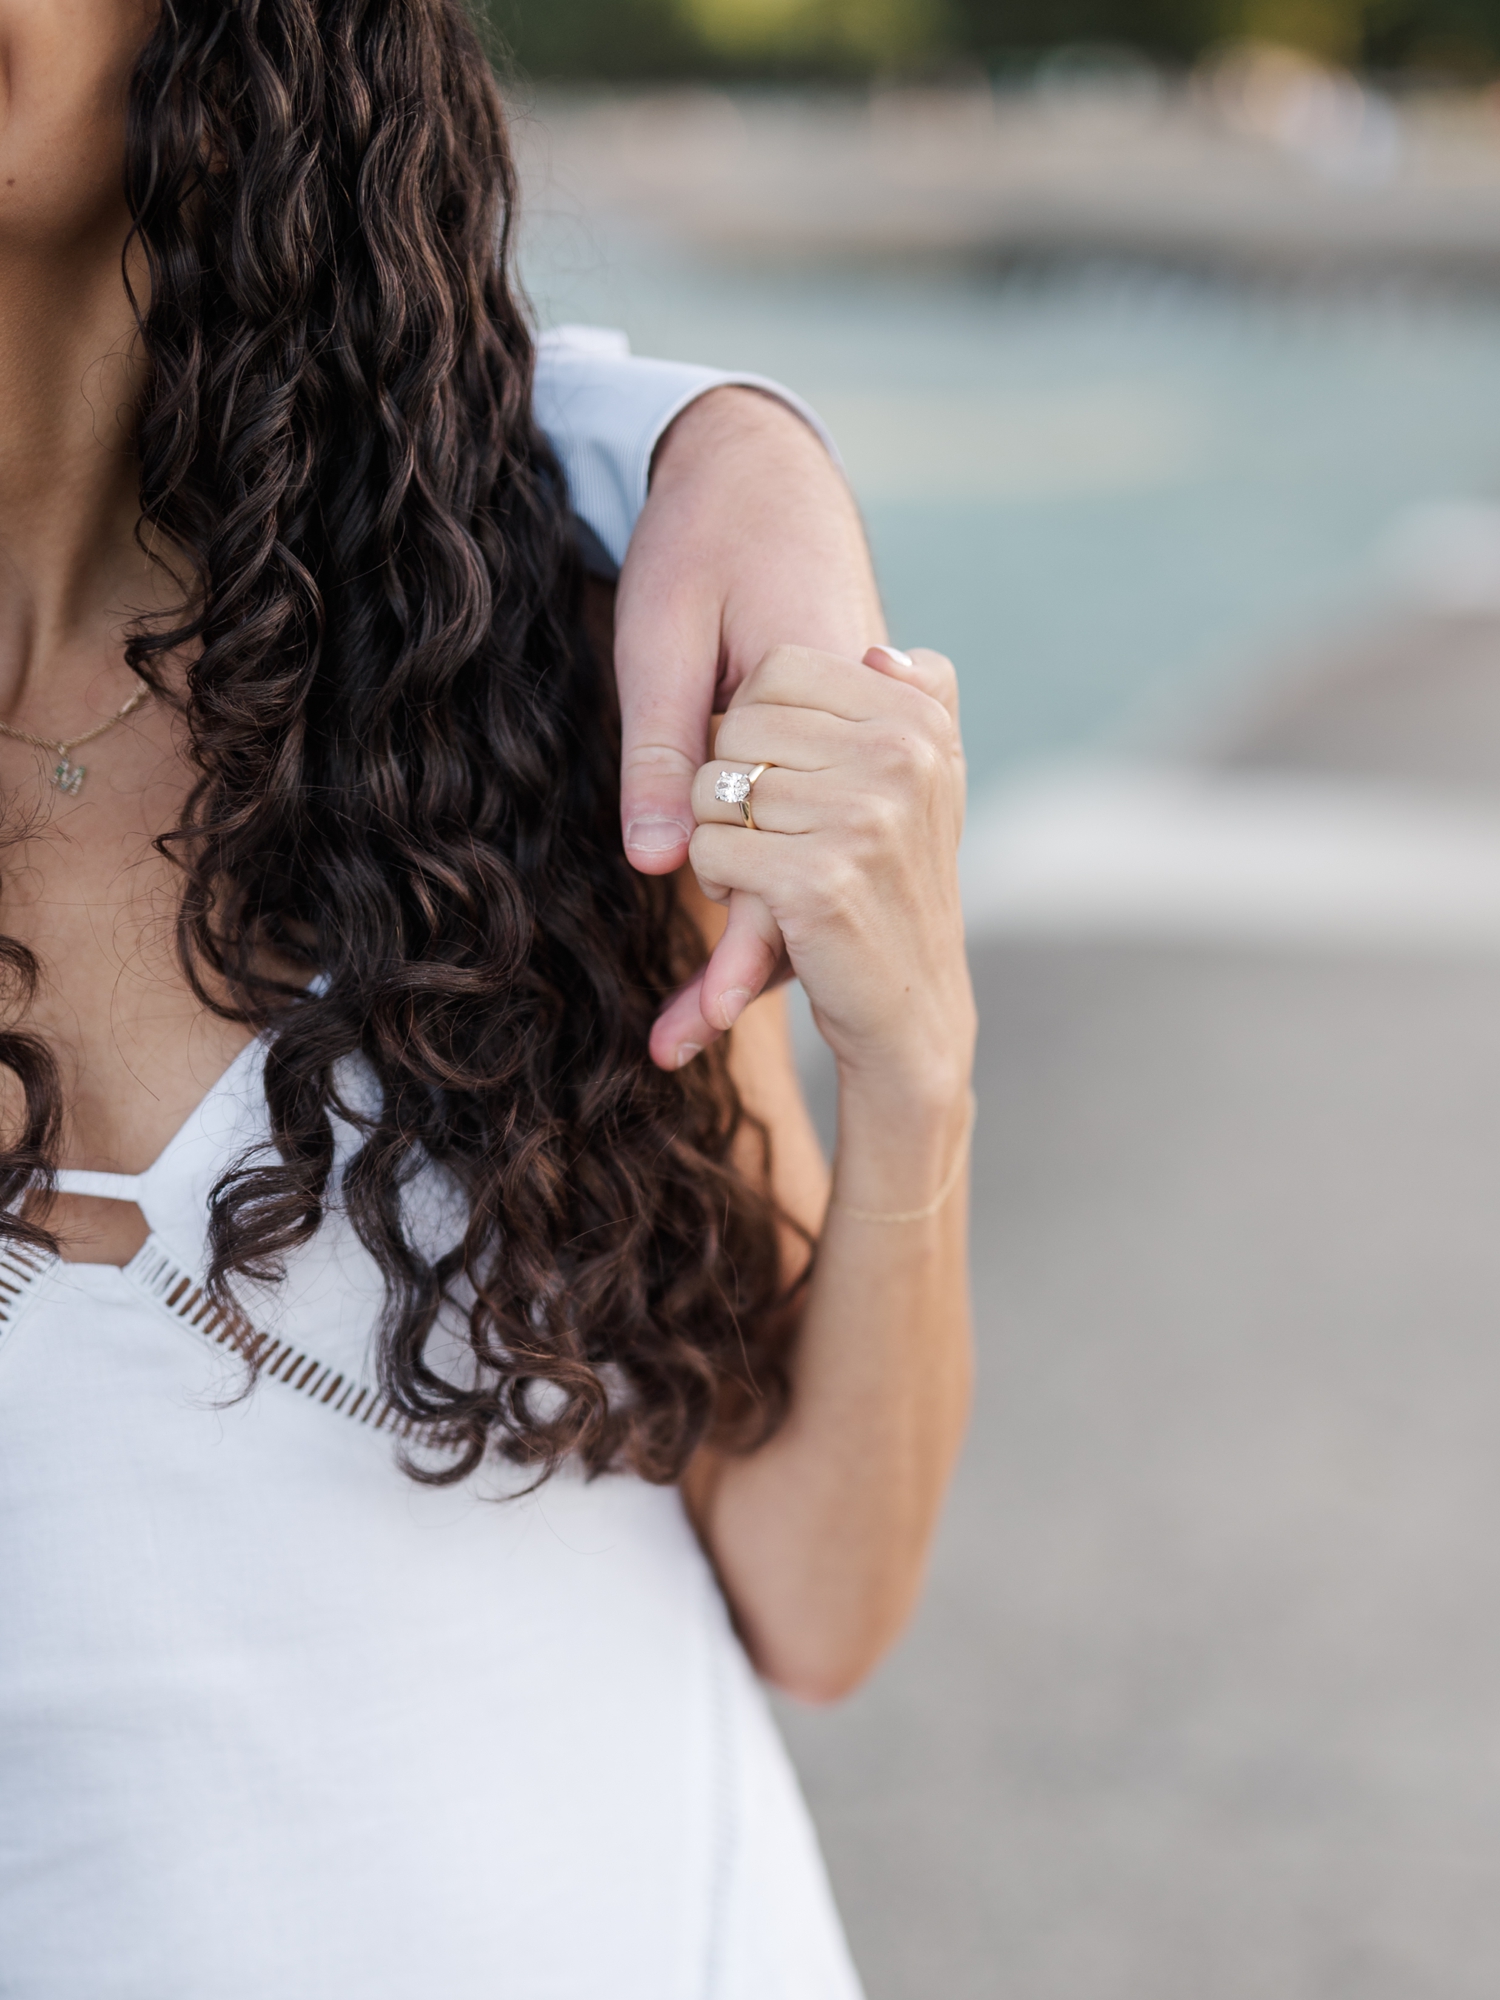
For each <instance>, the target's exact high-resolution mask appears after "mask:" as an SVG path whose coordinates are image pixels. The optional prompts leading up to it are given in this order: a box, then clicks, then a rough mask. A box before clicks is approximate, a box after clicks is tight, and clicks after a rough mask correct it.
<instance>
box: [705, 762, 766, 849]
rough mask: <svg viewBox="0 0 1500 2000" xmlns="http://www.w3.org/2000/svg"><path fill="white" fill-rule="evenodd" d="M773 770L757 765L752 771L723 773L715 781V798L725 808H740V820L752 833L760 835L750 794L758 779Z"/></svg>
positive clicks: (763, 765) (764, 765)
mask: <svg viewBox="0 0 1500 2000" xmlns="http://www.w3.org/2000/svg"><path fill="white" fill-rule="evenodd" d="M770 769H771V766H770V765H769V764H757V765H756V766H755V768H754V769H753V770H751V771H721V772H720V773H719V775H718V777H717V778H715V779H714V797H715V798H716V799H717V800H718V801H719V804H720V805H723V806H738V807H739V809H740V818H741V819H742V820H743V821H744V822H745V824H746V826H748V827H749V829H750V831H751V832H752V833H758V832H759V831H760V829H759V827H758V826H757V825H756V824H755V815H754V814H753V813H752V812H751V810H750V794H751V792H752V791H753V790H754V788H755V781H756V779H757V778H759V777H762V776H764V774H765V773H766V772H767V771H769V770H770Z"/></svg>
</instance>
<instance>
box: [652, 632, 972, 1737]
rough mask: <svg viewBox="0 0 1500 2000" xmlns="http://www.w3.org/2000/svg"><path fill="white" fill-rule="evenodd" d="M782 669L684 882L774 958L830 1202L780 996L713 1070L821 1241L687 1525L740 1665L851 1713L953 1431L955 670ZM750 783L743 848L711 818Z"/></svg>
mask: <svg viewBox="0 0 1500 2000" xmlns="http://www.w3.org/2000/svg"><path fill="white" fill-rule="evenodd" d="M866 657H867V664H865V665H862V666H861V665H852V664H849V663H847V662H844V661H841V660H836V659H833V658H831V657H830V656H827V655H822V654H813V653H809V652H806V651H798V650H795V649H791V648H782V649H779V650H778V651H776V652H774V653H772V654H771V655H770V656H769V657H768V658H767V660H766V661H765V662H764V663H763V665H762V666H761V667H760V668H758V669H757V670H756V671H755V672H754V673H753V674H752V675H751V676H750V678H749V679H748V680H747V681H746V682H745V683H744V684H743V686H742V687H741V688H740V690H739V691H738V693H737V694H736V696H735V699H734V701H733V703H732V704H731V707H730V710H729V713H728V715H727V717H726V718H725V721H724V723H723V726H722V727H721V729H720V731H719V735H718V742H717V749H718V752H719V755H718V756H717V757H716V758H715V760H714V761H713V762H711V763H709V764H707V765H705V766H704V767H703V768H702V769H701V770H700V771H699V772H698V774H697V776H696V777H695V779H694V783H693V789H692V797H693V804H694V807H695V809H696V811H697V812H698V813H699V814H700V815H701V818H702V823H701V824H700V825H699V827H698V829H697V831H696V833H695V834H694V836H693V841H692V865H693V868H694V870H695V872H696V875H697V878H698V881H699V883H700V884H701V885H702V893H703V895H705V896H706V897H708V898H710V899H712V900H713V901H715V902H717V903H719V904H721V905H722V904H723V902H724V901H725V899H726V898H727V897H728V896H729V895H730V894H753V895H755V896H756V897H758V898H759V899H761V900H762V901H763V902H764V904H765V906H766V907H767V909H768V910H769V911H770V913H771V915H772V918H773V920H774V921H775V923H776V925H777V928H778V931H779V933H780V935H781V936H783V937H784V938H785V941H786V949H787V952H788V955H789V958H790V962H791V964H792V965H793V967H794V968H795V970H796V972H797V973H798V975H799V977H800V978H801V979H802V981H803V984H804V986H805V988H806V990H807V992H808V995H809V998H810V999H811V1001H812V1005H813V1011H814V1015H815V1017H816V1019H817V1022H818V1026H819V1028H820V1029H821V1031H822V1033H823V1035H824V1037H825V1039H826V1040H827V1041H828V1043H829V1045H830V1047H831V1048H832V1050H833V1053H834V1056H835V1058H836V1061H837V1064H838V1073H839V1123H838V1149H837V1154H836V1159H835V1166H834V1176H833V1186H834V1199H833V1201H832V1203H831V1205H829V1206H828V1207H827V1211H826V1218H825V1213H824V1203H825V1200H826V1197H827V1178H826V1175H825V1172H824V1169H823V1165H822V1160H821V1156H820V1154H819V1151H818V1146H817V1142H816V1139H815V1138H814V1136H813V1134H812V1132H811V1129H810V1126H809V1122H808V1119H807V1114H806V1110H805V1108H804V1106H803V1104H802V1099H801V1094H800V1090H799V1087H798V1085H797V1081H796V1076H795V1072H794V1070H793V1067H792V1063H791V1056H790V1049H789V1044H788V1037H787V1032H786V1022H785V1009H784V1006H783V1004H782V1001H781V998H780V996H779V995H771V996H769V997H768V998H766V999H763V1000H761V1001H759V1002H757V1003H756V1004H755V1005H754V1006H752V1007H751V1008H749V1009H748V1010H747V1011H746V1013H745V1014H744V1016H743V1019H742V1021H741V1023H740V1026H739V1027H738V1028H737V1029H736V1034H735V1051H734V1058H733V1060H734V1064H735V1068H736V1073H737V1076H738V1077H739V1080H740V1083H741V1088H742V1090H743V1092H744V1095H745V1097H746V1100H747V1102H748V1103H749V1104H750V1105H751V1107H752V1108H753V1109H755V1110H756V1111H758V1112H759V1113H760V1115H761V1116H762V1117H763V1118H764V1119H765V1121H766V1123H767V1124H768V1126H769V1127H770V1129H771V1136H772V1145H773V1153H774V1158H775V1175H776V1187H777V1192H778V1193H779V1195H780V1196H781V1199H782V1201H783V1203H784V1204H785V1206H786V1207H787V1208H788V1209H789V1210H790V1211H791V1212H792V1213H793V1214H795V1215H797V1216H798V1217H799V1218H800V1219H801V1220H803V1221H804V1222H805V1223H806V1224H807V1225H808V1226H809V1227H811V1228H814V1229H816V1228H817V1227H818V1226H819V1225H820V1224H821V1225H822V1240H821V1244H820V1247H819V1252H818V1259H817V1263H816V1267H815V1272H814V1277H813V1282H812V1286H811V1291H810V1296H809V1298H808V1301H807V1305H806V1309H805V1311H804V1313H803V1316H802V1319H801V1322H800V1325H799V1328H798V1332H797V1337H796V1344H795V1347H794V1350H793V1361H792V1373H793V1404H792V1409H791V1413H790V1415H789V1417H788V1420H787V1422H786V1424H785V1426H784V1427H783V1428H782V1430H781V1431H779V1432H778V1433H777V1435H776V1436H775V1437H774V1438H773V1439H772V1440H771V1441H770V1442H769V1443H768V1444H766V1445H765V1446H763V1447H762V1448H761V1449H760V1450H759V1451H756V1452H754V1453H751V1454H749V1455H747V1456H740V1457H731V1456H726V1455H722V1454H718V1453H714V1452H705V1453H702V1454H700V1456H699V1458H698V1460H697V1461H696V1462H695V1463H694V1465H693V1466H692V1467H691V1468H690V1471H689V1475H688V1478H687V1481H686V1493H687V1498H688V1504H689V1507H690V1509H691V1511H692V1513H693V1516H694V1519H695V1521H696V1523H697V1525H698V1528H699V1532H700V1534H701V1535H702V1537H703V1539H704V1542H705V1544H706V1546H707V1548H708V1549H709V1552H710V1554H711V1555H712V1557H713V1560H714V1562H715V1564H716V1566H717V1568H718V1571H719V1575H720V1577H721V1579H722V1581H723V1583H724V1586H725V1590H726V1593H727V1595H728V1597H729V1599H730V1602H731V1603H732V1605H733V1606H734V1609H735V1613H736V1616H737V1619H738V1622H739V1625H740V1629H741V1632H742V1634H743V1636H744V1638H745V1641H746V1644H747V1646H748V1647H749V1650H750V1652H751V1655H752V1657H753V1659H754V1660H755V1663H756V1665H757V1666H758V1667H759V1668H760V1670H761V1672H762V1673H764V1674H765V1675H766V1676H767V1677H768V1678H769V1679H771V1680H772V1681H774V1682H776V1683H777V1684H778V1685H779V1686H781V1687H783V1688H785V1689H786V1690H787V1691H788V1692H790V1693H793V1694H796V1695H798V1696H801V1697H802V1698H804V1699H806V1700H812V1701H826V1700H831V1699H834V1698H836V1697H838V1696H839V1695H842V1694H844V1693H846V1692H847V1691H848V1690H849V1689H850V1688H851V1687H853V1686H854V1685H855V1684H856V1683H857V1682H858V1681H859V1680H860V1679H861V1678H862V1677H863V1676H864V1675H865V1674H866V1673H868V1671H869V1670H870V1668H871V1667H872V1666H873V1665H874V1664H875V1662H876V1660H877V1659H878V1658H879V1657H880V1655H881V1653H882V1652H883V1651H884V1650H885V1648H886V1647H887V1646H888V1645H889V1644H890V1642H891V1641H892V1639H893V1638H894V1637H895V1636H896V1634H897V1633H898V1632H899V1630H900V1628H901V1626H902V1625H903V1623H904V1622H905V1620H906V1617H907V1616H908V1614H909V1612H910V1609H911V1607H912V1604H913V1602H914V1601H915V1598H916V1595H917V1592H918V1590H919V1588H920V1584H921V1579H922V1574H923V1569H924V1565H925V1561H926V1555H927V1549H928V1546H929V1543H930V1540H931V1536H932V1532H933V1528H934V1526H935V1523H936V1519H937V1514H938V1509H939V1506H940V1504H941V1500H942V1496H943V1493H944V1490H945V1488H946V1486H947V1482H948V1478H949V1474H950V1472H951V1470H952V1465H953V1461H954V1458H955V1457H956V1455H957V1451H958V1446H959V1443H960V1440H961V1437H962V1432H963V1426H964V1421H965V1417H966V1414H967V1409H968V1399H969V1381H970V1329H969V1308H968V1287H967V1276H966V1272H967V1256H966V1206H967V1204H966V1193H965V1188H966V1175H965V1174H963V1173H960V1174H959V1177H958V1181H957V1184H956V1185H953V1188H952V1192H951V1194H950V1195H949V1197H948V1199H946V1200H945V1201H943V1202H942V1203H941V1205H940V1206H938V1207H937V1209H936V1211H935V1212H933V1213H930V1214H926V1215H922V1216H920V1217H919V1218H918V1219H914V1220H910V1221H883V1222H872V1221H869V1220H866V1219H864V1215H865V1214H867V1213H868V1212H871V1211H873V1212H875V1213H877V1214H880V1215H883V1216H888V1215H890V1214H891V1213H892V1212H895V1213H897V1214H910V1213H911V1212H912V1211H915V1210H922V1209H924V1208H927V1207H929V1206H930V1205H931V1204H932V1203H933V1200H934V1197H935V1196H937V1195H938V1194H939V1193H940V1192H941V1191H942V1190H943V1189H944V1188H945V1187H946V1186H948V1185H949V1184H950V1182H951V1180H952V1176H953V1174H954V1170H955V1168H956V1167H958V1166H959V1165H960V1163H961V1162H962V1161H963V1158H964V1151H965V1147H966V1144H967V1138H968V1127H969V1106H970V1102H971V1100H970V1097H969V1079H970V1070H971V1065H972V1054H973V1042H974V1008H973V1000H972V995H971V991H970V986H969V978H968V970H967V964H966V961H965V956H964V948H963V925H962V918H961V913H960V908H959V899H958V886H957V869H956V855H957V846H958V835H959V830H960V824H961V819H962V812H963V761H962V753H961V750H960V746H959V739H958V731H957V726H956V695H955V689H954V682H953V671H952V668H951V667H950V666H949V665H948V663H947V661H946V660H943V659H941V658H940V657H939V656H938V655H937V654H935V653H918V654H917V655H916V656H915V658H914V659H913V660H910V661H906V660H905V656H904V655H896V654H892V653H890V652H888V651H884V650H882V649H874V650H872V651H871V652H870V653H868V654H867V656H866ZM726 761H727V762H728V763H729V764H730V765H731V766H734V765H749V766H752V767H753V766H754V765H755V764H758V763H762V762H764V763H767V764H769V765H772V766H774V767H775V768H773V769H770V770H767V771H766V773H765V774H764V776H762V777H761V778H760V779H759V780H758V781H757V783H756V786H755V790H754V794H753V813H754V818H755V821H756V827H757V829H758V830H757V831H750V830H749V829H747V828H745V827H744V826H743V824H741V823H740V822H739V814H738V811H737V809H736V808H735V807H733V806H725V805H722V804H720V803H719V802H718V801H717V800H715V798H714V795H713V787H714V779H715V778H716V777H717V775H718V773H719V772H720V770H721V769H722V768H723V767H724V764H725V762H726Z"/></svg>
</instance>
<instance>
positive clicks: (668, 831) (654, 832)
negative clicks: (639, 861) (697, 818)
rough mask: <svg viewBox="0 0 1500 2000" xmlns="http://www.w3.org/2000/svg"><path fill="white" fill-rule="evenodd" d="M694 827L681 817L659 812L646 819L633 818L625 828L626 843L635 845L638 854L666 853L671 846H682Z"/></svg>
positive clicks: (630, 845) (629, 845)
mask: <svg viewBox="0 0 1500 2000" xmlns="http://www.w3.org/2000/svg"><path fill="white" fill-rule="evenodd" d="M691 832H692V829H691V828H690V827H688V826H685V825H684V824H683V822H682V821H681V820H680V819H667V818H665V817H664V816H662V815H660V814H657V815H655V816H650V815H648V816H647V817H646V818H644V819H633V820H632V821H631V822H630V824H629V826H627V827H626V829H625V845H626V846H627V847H633V848H634V849H635V850H636V852H637V853H638V854H664V853H665V852H666V851H667V849H668V848H669V847H681V845H682V843H683V842H684V841H685V840H686V839H687V838H688V837H689V835H690V834H691Z"/></svg>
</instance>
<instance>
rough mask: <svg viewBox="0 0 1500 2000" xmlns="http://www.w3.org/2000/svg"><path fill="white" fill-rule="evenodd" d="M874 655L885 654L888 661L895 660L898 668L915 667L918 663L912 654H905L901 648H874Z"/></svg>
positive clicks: (872, 650)
mask: <svg viewBox="0 0 1500 2000" xmlns="http://www.w3.org/2000/svg"><path fill="white" fill-rule="evenodd" d="M870 651H871V652H872V653H884V654H885V656H886V658H887V659H888V660H894V661H895V663H896V665H897V666H898V667H913V666H915V665H916V661H915V660H914V659H913V658H912V656H911V654H910V653H903V652H902V650H901V648H900V647H899V646H872V647H871V648H870Z"/></svg>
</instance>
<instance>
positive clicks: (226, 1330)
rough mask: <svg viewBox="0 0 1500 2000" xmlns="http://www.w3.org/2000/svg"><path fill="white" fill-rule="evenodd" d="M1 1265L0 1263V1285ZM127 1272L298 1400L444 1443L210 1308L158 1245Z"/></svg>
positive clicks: (386, 1403) (398, 1433) (361, 1389)
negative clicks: (306, 1398) (295, 1393)
mask: <svg viewBox="0 0 1500 2000" xmlns="http://www.w3.org/2000/svg"><path fill="white" fill-rule="evenodd" d="M3 1261H4V1260H3V1259H0V1282H3ZM128 1268H129V1271H130V1275H131V1277H132V1278H133V1279H134V1281H135V1282H136V1284H138V1285H139V1286H140V1288H141V1290H142V1291H144V1292H145V1293H146V1294H147V1296H148V1297H149V1298H151V1299H153V1300H154V1301H155V1302H156V1304H157V1305H159V1306H160V1307H161V1308H162V1309H163V1311H165V1312H167V1313H169V1314H170V1315H171V1316H172V1318H173V1319H175V1320H180V1321H181V1322H182V1323H183V1324H185V1325H187V1326H191V1327H193V1328H194V1329H195V1330H196V1331H197V1332H199V1333H201V1334H203V1335H204V1336H205V1337H206V1338H207V1339H209V1340H211V1341H213V1342H214V1344H215V1346H217V1347H229V1348H233V1349H234V1350H235V1352H236V1353H238V1354H242V1355H244V1356H245V1358H246V1359H247V1360H249V1361H253V1362H256V1363H258V1365H259V1368H260V1372H261V1374H262V1375H269V1376H271V1377H272V1378H273V1379H274V1380H275V1381H277V1382H281V1383H283V1384H284V1385H285V1386H286V1387H287V1388H289V1389H293V1390H295V1391H296V1392H297V1394H298V1395H301V1396H306V1397H308V1398H309V1399H310V1400H311V1401H313V1402H315V1403H323V1404H325V1405H327V1407H328V1408H329V1409H331V1410H335V1411H337V1412H338V1414H339V1415H340V1416H344V1417H349V1418H350V1419H352V1421H353V1422H355V1423H357V1424H363V1425H365V1426H366V1427H367V1428H368V1429H370V1430H372V1431H387V1432H389V1434H390V1435H391V1436H392V1437H395V1438H400V1439H401V1440H402V1441H403V1442H410V1441H418V1442H420V1443H423V1444H439V1445H440V1444H442V1443H444V1442H445V1441H446V1438H445V1433H444V1432H443V1431H442V1430H441V1429H440V1428H439V1427H438V1426H437V1425H435V1424H422V1423H417V1422H415V1421H414V1420H413V1419H412V1418H411V1417H408V1416H405V1415H403V1414H402V1412H401V1411H399V1410H398V1409H397V1408H396V1406H395V1405H394V1403H392V1401H391V1399H390V1398H389V1396H386V1395H384V1394H383V1393H382V1392H381V1391H379V1390H377V1389H373V1388H371V1387H369V1386H368V1385H367V1384H365V1383H361V1382H360V1381H358V1380H357V1379H356V1378H355V1377H354V1376H351V1375H341V1374H338V1373H336V1372H335V1370H333V1369H332V1368H330V1367H328V1366H327V1365H326V1364H325V1363H323V1362H321V1361H319V1360H317V1359H316V1358H315V1357H314V1356H313V1355H311V1354H307V1353H304V1352H303V1350H302V1349H301V1348H298V1347H295V1346H293V1344H292V1343H291V1342H290V1341H287V1340H273V1339H271V1337H270V1335H269V1334H264V1333H260V1332H258V1331H257V1330H256V1328H255V1327H253V1326H252V1325H251V1324H250V1322H249V1320H247V1319H246V1318H245V1316H244V1315H243V1313H239V1312H235V1311H234V1310H233V1309H232V1308H225V1307H224V1306H220V1305H215V1303H214V1301H213V1300H212V1299H211V1298H210V1297H209V1296H208V1293H207V1292H206V1291H205V1290H204V1288H203V1286H202V1284H201V1283H200V1282H199V1280H198V1279H196V1278H195V1277H194V1276H193V1275H192V1273H191V1272H189V1271H184V1270H183V1268H182V1266H181V1265H180V1264H177V1263H175V1262H174V1261H173V1259H172V1258H171V1257H169V1256H168V1255H167V1253H166V1251H164V1250H163V1249H162V1248H161V1247H160V1245H159V1244H156V1243H153V1242H148V1243H146V1245H145V1246H144V1247H143V1248H142V1250H141V1251H140V1252H139V1253H138V1254H137V1256H136V1257H135V1258H133V1259H132V1261H131V1263H130V1265H129V1267H128Z"/></svg>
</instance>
